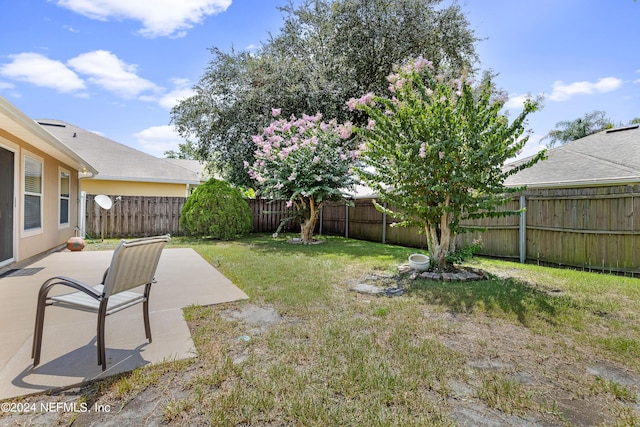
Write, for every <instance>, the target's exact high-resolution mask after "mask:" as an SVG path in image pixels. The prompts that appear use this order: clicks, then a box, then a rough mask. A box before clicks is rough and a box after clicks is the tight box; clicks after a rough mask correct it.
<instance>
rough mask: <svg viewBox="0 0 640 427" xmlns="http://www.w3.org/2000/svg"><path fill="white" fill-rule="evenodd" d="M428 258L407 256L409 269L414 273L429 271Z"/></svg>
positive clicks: (419, 255)
mask: <svg viewBox="0 0 640 427" xmlns="http://www.w3.org/2000/svg"><path fill="white" fill-rule="evenodd" d="M429 264H430V260H429V257H428V256H426V255H422V254H411V255H409V267H411V268H412V269H414V270H416V271H427V270H428V269H429Z"/></svg>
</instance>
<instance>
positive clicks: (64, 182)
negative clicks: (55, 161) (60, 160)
mask: <svg viewBox="0 0 640 427" xmlns="http://www.w3.org/2000/svg"><path fill="white" fill-rule="evenodd" d="M70 182H71V181H70V179H69V172H67V171H65V170H60V183H59V185H58V188H59V193H60V223H59V225H61V226H65V225H67V226H68V225H69V188H70Z"/></svg>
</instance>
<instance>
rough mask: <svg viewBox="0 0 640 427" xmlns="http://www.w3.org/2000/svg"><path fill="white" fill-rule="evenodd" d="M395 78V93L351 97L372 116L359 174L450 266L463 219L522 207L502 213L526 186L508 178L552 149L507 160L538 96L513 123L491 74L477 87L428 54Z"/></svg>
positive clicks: (437, 259) (441, 263)
mask: <svg viewBox="0 0 640 427" xmlns="http://www.w3.org/2000/svg"><path fill="white" fill-rule="evenodd" d="M388 80H389V83H390V86H389V90H390V91H391V95H390V96H389V97H380V96H375V95H374V94H372V93H368V94H366V95H364V96H362V97H361V98H359V99H351V100H349V101H348V103H347V104H348V106H349V108H353V109H357V110H360V111H362V112H364V113H366V114H367V116H368V123H367V126H366V127H361V128H359V129H358V133H360V134H361V136H362V137H363V138H364V143H363V147H362V152H361V157H360V161H361V163H362V165H361V166H360V167H359V168H358V175H359V176H360V178H362V180H363V181H364V182H365V183H366V184H368V185H369V186H370V187H371V188H372V189H373V190H375V191H376V192H377V193H378V200H379V201H378V202H377V203H376V207H377V209H378V210H380V211H383V212H387V213H389V214H391V215H393V216H394V217H396V218H399V219H400V223H399V225H415V226H417V227H419V229H420V230H421V231H422V232H424V233H425V234H426V237H427V244H428V249H429V252H430V255H431V258H432V262H433V263H434V264H435V266H436V268H437V269H440V270H444V269H446V268H448V267H449V266H448V265H447V259H446V257H447V254H448V252H449V249H450V245H451V241H452V239H454V237H455V233H456V232H458V231H459V230H458V224H459V221H461V220H463V219H465V218H479V217H485V216H499V215H506V214H511V213H515V212H497V211H496V207H497V206H498V205H499V204H501V203H503V202H505V201H506V200H507V199H508V198H507V197H506V195H507V194H508V193H511V192H514V191H519V190H521V189H517V188H507V187H505V186H504V184H503V183H504V180H505V179H506V178H507V177H508V176H509V175H511V174H514V173H516V172H518V171H519V170H522V169H525V168H527V167H530V166H532V165H533V164H534V163H536V162H537V161H539V160H540V159H542V158H543V156H544V152H541V153H538V154H537V155H536V156H535V157H533V158H531V159H530V160H528V161H526V162H524V163H522V164H519V165H517V166H515V167H513V168H511V169H509V170H505V169H504V168H503V165H504V163H505V161H506V160H507V159H510V158H512V157H515V156H516V155H517V153H518V151H519V150H521V149H522V147H523V146H524V144H525V143H526V141H527V139H528V135H527V136H524V137H522V135H523V133H524V130H525V129H524V127H525V125H526V123H525V119H526V117H527V116H528V115H529V114H530V113H532V112H534V111H536V110H537V108H538V102H537V101H535V100H532V99H529V100H527V101H526V102H525V103H524V109H523V111H522V112H521V113H520V114H519V115H518V116H517V117H515V118H514V119H513V121H512V122H511V123H509V120H508V118H507V117H506V116H505V115H504V114H501V112H500V111H501V109H502V107H503V105H504V102H505V99H504V97H499V96H496V93H497V91H496V90H495V87H494V85H493V83H492V81H491V78H490V76H488V75H485V77H484V78H483V79H482V81H481V82H480V83H479V84H478V85H477V86H476V87H474V86H473V85H472V82H471V80H470V79H469V78H468V77H466V76H464V75H463V76H461V77H459V78H456V79H449V78H446V77H444V76H443V75H441V74H436V72H435V71H434V68H433V64H432V63H431V62H428V61H426V60H425V59H423V58H418V59H417V60H415V61H412V62H410V63H408V64H407V65H405V66H403V67H401V68H400V69H399V70H398V71H397V72H396V73H393V74H391V75H390V76H389V79H388ZM385 202H386V203H387V204H388V206H389V208H384V207H383V203H385Z"/></svg>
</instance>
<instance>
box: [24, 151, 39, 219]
mask: <svg viewBox="0 0 640 427" xmlns="http://www.w3.org/2000/svg"><path fill="white" fill-rule="evenodd" d="M38 228H42V162H41V161H39V160H36V159H34V158H32V157H29V156H24V229H25V230H34V229H38Z"/></svg>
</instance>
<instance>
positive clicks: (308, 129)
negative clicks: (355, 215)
mask: <svg viewBox="0 0 640 427" xmlns="http://www.w3.org/2000/svg"><path fill="white" fill-rule="evenodd" d="M280 114H281V110H280V109H273V110H272V115H273V117H276V118H278V117H279V116H280ZM352 128H353V125H352V124H351V123H345V124H338V122H337V121H336V120H335V119H333V120H330V121H322V114H320V113H318V114H316V115H314V116H308V115H306V114H303V116H302V117H301V118H296V117H295V116H291V117H290V118H289V119H284V118H279V119H277V120H275V121H273V122H272V123H271V124H270V125H269V126H268V127H266V128H264V130H263V132H262V134H259V135H255V136H254V137H253V142H254V143H255V145H256V151H255V161H254V162H253V164H250V163H248V162H245V165H244V166H245V168H246V169H247V170H248V174H249V176H250V177H251V178H252V179H253V180H255V182H256V185H257V188H258V192H259V194H260V195H262V196H266V197H268V198H270V199H274V200H287V207H290V208H293V211H294V212H295V216H294V217H292V218H289V219H293V218H296V219H298V220H299V221H300V228H301V231H300V235H301V240H302V242H303V243H306V244H308V243H311V242H312V241H313V231H314V229H315V226H316V222H317V220H318V215H319V214H320V208H321V207H322V205H323V204H324V203H325V202H327V201H344V200H345V196H344V193H343V192H344V191H347V190H349V189H350V188H351V187H353V185H354V173H353V170H352V165H353V162H354V160H355V159H356V158H357V155H358V153H357V151H356V150H355V149H354V147H353V143H354V139H353V138H351V134H352Z"/></svg>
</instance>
